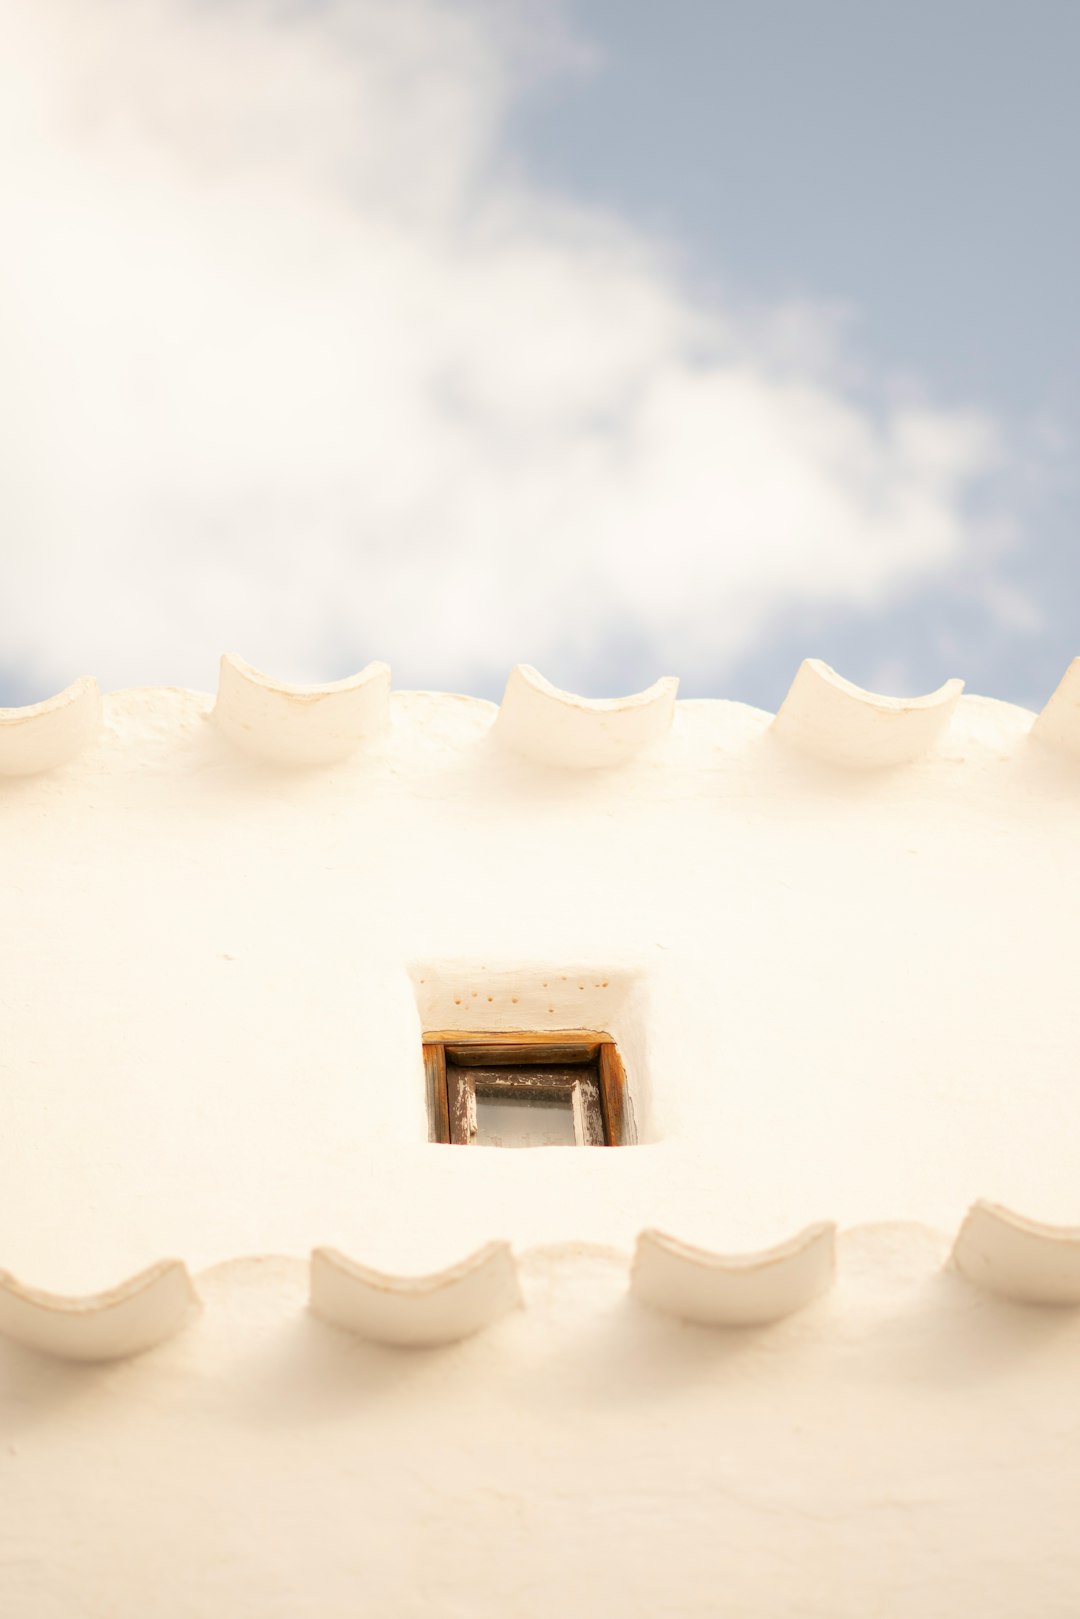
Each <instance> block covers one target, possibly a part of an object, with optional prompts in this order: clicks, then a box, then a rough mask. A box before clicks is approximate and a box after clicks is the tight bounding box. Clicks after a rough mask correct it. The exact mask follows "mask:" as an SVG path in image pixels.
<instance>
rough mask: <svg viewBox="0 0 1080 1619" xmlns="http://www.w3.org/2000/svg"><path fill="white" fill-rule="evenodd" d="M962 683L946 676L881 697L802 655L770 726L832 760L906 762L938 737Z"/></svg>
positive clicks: (867, 765)
mask: <svg viewBox="0 0 1080 1619" xmlns="http://www.w3.org/2000/svg"><path fill="white" fill-rule="evenodd" d="M963 689H964V682H963V681H962V680H947V681H946V682H945V684H944V685H943V686H939V687H938V689H937V691H932V692H930V693H928V695H927V696H925V697H881V696H879V695H878V694H877V693H876V692H872V691H864V690H863V688H862V687H861V686H855V685H853V684H852V682H851V681H850V680H845V679H844V678H843V676H842V675H838V674H837V673H836V670H835V669H830V668H829V665H828V664H827V663H822V661H821V659H820V658H806V659H804V661H803V662H802V663H801V664H800V665H799V669H798V672H797V673H796V675H795V679H794V680H793V681H792V683H791V687H790V690H789V691H788V694H787V696H786V697H785V698H784V701H783V703H782V704H781V705H780V711H779V713H778V714H777V716H776V718H775V720H774V721H773V730H774V731H775V733H776V735H777V736H779V737H781V738H782V739H783V740H784V741H785V742H790V743H791V744H792V745H793V746H794V747H797V748H800V749H801V750H802V751H803V752H804V753H811V754H813V755H814V756H815V757H816V758H818V759H826V760H828V761H829V762H830V763H832V764H843V765H855V766H858V767H860V768H862V769H867V770H873V769H881V768H883V767H885V766H888V765H900V764H906V763H907V762H908V761H909V760H911V759H918V758H919V757H920V756H921V755H922V754H924V753H928V752H929V751H930V749H931V748H932V747H933V746H934V745H935V743H936V742H937V741H938V740H939V738H940V737H941V735H942V733H943V732H944V730H945V728H946V726H947V725H948V723H949V720H950V719H951V718H952V713H953V710H954V709H955V707H956V705H957V702H958V701H959V699H960V694H961V692H962V691H963Z"/></svg>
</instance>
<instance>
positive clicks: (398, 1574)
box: [0, 1227, 1080, 1619]
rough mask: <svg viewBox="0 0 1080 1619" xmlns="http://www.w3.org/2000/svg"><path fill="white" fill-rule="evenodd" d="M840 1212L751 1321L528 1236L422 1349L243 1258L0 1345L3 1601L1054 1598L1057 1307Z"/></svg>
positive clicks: (677, 1608) (155, 1612)
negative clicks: (469, 1321) (36, 1348)
mask: <svg viewBox="0 0 1080 1619" xmlns="http://www.w3.org/2000/svg"><path fill="white" fill-rule="evenodd" d="M946 1249H947V1239H945V1238H944V1237H943V1236H940V1235H936V1234H935V1233H933V1232H929V1231H925V1230H920V1229H918V1228H915V1227H890V1228H886V1229H882V1228H880V1227H879V1228H876V1229H873V1228H871V1229H864V1230H860V1231H855V1232H849V1233H848V1234H847V1235H846V1236H845V1237H843V1238H842V1239H841V1244H840V1254H839V1260H840V1263H839V1271H838V1280H837V1285H836V1288H835V1289H834V1290H833V1292H831V1293H830V1294H828V1295H827V1296H826V1297H825V1298H823V1299H820V1300H818V1301H817V1302H816V1303H815V1304H813V1305H811V1306H810V1307H809V1308H808V1309H807V1310H805V1311H803V1312H801V1313H800V1314H799V1315H796V1316H792V1317H790V1318H789V1319H788V1320H787V1321H784V1322H781V1323H778V1324H777V1325H775V1326H771V1327H767V1328H760V1329H755V1328H744V1329H736V1330H722V1329H715V1328H702V1327H692V1326H683V1325H680V1324H679V1323H677V1322H675V1321H672V1320H671V1319H670V1318H669V1317H668V1316H666V1315H662V1314H659V1313H656V1312H653V1311H650V1310H649V1309H648V1308H647V1307H646V1306H645V1305H643V1304H640V1303H638V1302H636V1301H635V1300H634V1299H633V1298H632V1296H631V1295H630V1294H629V1293H628V1291H627V1269H628V1256H626V1255H618V1254H611V1253H605V1252H602V1251H599V1252H598V1251H595V1250H592V1251H590V1250H581V1249H578V1250H573V1251H568V1250H562V1251H551V1250H548V1251H541V1252H536V1253H533V1254H530V1255H527V1256H525V1258H524V1261H523V1263H522V1266H521V1269H522V1279H523V1283H524V1293H525V1307H524V1308H523V1309H520V1310H516V1311H512V1312H511V1313H510V1314H509V1315H507V1316H504V1317H503V1318H502V1319H501V1320H500V1321H498V1322H496V1323H494V1324H493V1325H492V1326H491V1327H490V1328H489V1329H487V1330H486V1331H485V1332H483V1333H481V1334H479V1335H478V1336H476V1337H472V1338H469V1339H467V1340H466V1341H464V1342H462V1343H460V1344H458V1345H455V1346H454V1347H452V1348H449V1349H441V1350H393V1349H386V1348H382V1347H380V1346H378V1345H374V1344H370V1343H365V1342H364V1341H362V1340H359V1339H357V1338H356V1337H354V1336H353V1335H352V1334H351V1333H347V1332H343V1331H341V1330H340V1329H337V1328H334V1327H330V1326H327V1325H325V1324H324V1323H322V1322H320V1321H319V1320H318V1319H317V1318H316V1317H314V1316H312V1315H311V1314H310V1313H309V1312H308V1311H307V1310H306V1308H305V1300H306V1267H305V1266H304V1265H303V1263H302V1262H301V1261H299V1260H295V1259H263V1260H242V1261H235V1262H233V1263H231V1264H228V1265H225V1266H222V1267H219V1268H216V1269H215V1270H212V1271H210V1272H209V1273H207V1274H204V1275H202V1276H200V1277H198V1278H197V1283H198V1286H199V1289H200V1291H201V1292H202V1294H203V1297H204V1300H205V1304H204V1308H203V1310H202V1312H201V1313H200V1314H199V1315H197V1316H196V1317H195V1318H194V1319H193V1321H192V1324H191V1325H190V1326H189V1327H188V1328H187V1329H186V1330H185V1331H184V1332H182V1333H181V1334H180V1335H179V1336H178V1337H176V1338H174V1339H172V1340H171V1341H170V1342H169V1343H167V1344H164V1345H162V1346H161V1347H160V1348H158V1349H156V1350H153V1351H151V1352H150V1353H148V1354H147V1355H144V1356H141V1357H139V1358H137V1359H134V1360H131V1361H127V1362H123V1363H117V1364H113V1365H110V1366H107V1367H101V1368H86V1367H82V1368H73V1367H71V1366H68V1365H65V1364H63V1363H60V1362H55V1361H49V1360H44V1359H39V1358H37V1357H33V1356H31V1355H29V1354H28V1353H26V1352H24V1351H19V1350H16V1349H14V1348H12V1347H10V1346H7V1347H3V1346H0V1423H2V1433H3V1445H2V1447H0V1464H2V1465H0V1595H3V1596H4V1597H5V1598H6V1602H5V1603H3V1604H0V1607H2V1611H4V1612H5V1614H6V1613H11V1614H13V1615H15V1614H18V1615H20V1616H22V1615H24V1614H29V1615H33V1616H34V1619H38V1616H48V1619H61V1616H62V1619H70V1616H71V1615H73V1614H86V1615H94V1616H97V1615H108V1616H109V1619H192V1616H193V1615H198V1616H203V1615H206V1616H211V1615H213V1616H215V1619H216V1616H218V1615H222V1614H252V1615H259V1616H260V1619H296V1616H297V1615H301V1614H302V1615H307V1614H312V1615H314V1614H318V1615H319V1619H355V1615H356V1614H357V1613H364V1614H365V1615H371V1616H373V1619H421V1616H424V1615H428V1614H438V1615H440V1616H444V1615H455V1616H460V1619H472V1616H474V1615H478V1614H491V1615H498V1616H500V1619H502V1616H505V1615H511V1614H512V1615H515V1616H521V1619H550V1616H551V1615H552V1614H561V1615H565V1616H566V1619H595V1616H597V1615H602V1614H607V1613H611V1612H617V1613H619V1614H625V1615H627V1616H628V1619H656V1616H658V1615H659V1616H664V1615H674V1614H677V1615H680V1616H698V1615H700V1616H705V1615H708V1616H713V1615H720V1614H724V1615H726V1614H737V1615H739V1616H740V1619H744V1616H746V1619H756V1616H758V1615H773V1614H776V1615H781V1614H782V1615H784V1616H785V1619H867V1616H868V1615H881V1616H884V1619H957V1615H960V1614H978V1615H980V1619H999V1616H1006V1615H1007V1616H1009V1619H1030V1616H1031V1615H1036V1614H1037V1615H1039V1616H1040V1619H1073V1616H1074V1615H1075V1614H1076V1612H1077V1600H1076V1599H1077V1592H1078V1590H1080V1549H1078V1545H1077V1540H1076V1536H1075V1502H1076V1495H1077V1487H1078V1484H1080V1405H1078V1402H1077V1400H1076V1398H1075V1386H1076V1365H1077V1363H1078V1360H1080V1316H1078V1315H1077V1314H1076V1313H1074V1312H1072V1311H1063V1310H1056V1311H1055V1310H1044V1309H1035V1308H1032V1307H1030V1306H1021V1305H1016V1304H1008V1303H1005V1302H1004V1301H1000V1300H995V1299H994V1298H992V1297H991V1296H989V1295H987V1294H985V1293H982V1292H980V1291H978V1290H976V1289H974V1288H972V1287H971V1286H970V1284H968V1283H967V1282H966V1281H964V1280H963V1278H961V1277H959V1276H957V1275H955V1274H952V1273H950V1272H948V1271H944V1270H942V1268H941V1263H942V1259H943V1257H944V1254H945V1251H946Z"/></svg>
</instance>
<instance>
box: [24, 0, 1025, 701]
mask: <svg viewBox="0 0 1080 1619" xmlns="http://www.w3.org/2000/svg"><path fill="white" fill-rule="evenodd" d="M539 15H540V14H538V13H532V14H531V22H532V26H533V29H534V32H533V33H532V34H531V35H530V36H529V37H528V42H527V43H528V50H529V51H535V50H536V49H537V48H538V45H542V46H543V48H544V49H546V50H547V51H548V52H549V54H550V56H551V57H552V58H553V59H560V56H562V57H566V58H567V59H568V58H569V53H570V51H571V46H572V42H568V41H567V40H566V38H565V37H564V36H560V35H559V34H557V33H555V32H549V33H547V34H543V35H542V37H540V38H539V39H538V36H537V34H536V33H535V28H536V27H537V26H538V22H537V19H538V16H539ZM510 16H511V18H513V17H514V14H513V13H510ZM497 17H498V21H497V20H496V18H497ZM0 20H2V22H3V30H4V35H5V38H6V40H7V49H6V50H5V52H4V54H3V59H2V61H0V208H2V218H3V220H4V229H5V236H6V240H7V244H8V245H7V249H6V251H5V253H4V255H3V257H2V259H0V352H2V354H3V357H4V358H3V368H2V372H0V444H2V446H3V448H2V452H0V454H2V457H3V459H2V463H0V560H2V576H0V585H2V590H0V665H2V664H6V665H8V666H16V667H19V668H20V669H22V670H24V671H27V672H28V675H29V677H30V678H31V679H32V680H33V682H34V683H35V684H36V685H37V686H39V687H40V688H41V691H42V692H44V691H45V690H46V689H48V688H49V687H50V686H52V685H54V684H57V683H59V682H61V681H63V680H65V679H67V678H69V677H70V676H71V675H72V674H73V673H74V672H77V671H81V670H83V669H86V670H89V671H91V672H96V673H97V674H98V675H99V676H100V677H102V679H103V680H104V682H105V683H106V684H109V685H116V684H131V683H139V682H142V681H147V680H169V681H176V682H183V683H188V684H194V685H202V686H207V685H211V684H212V683H213V681H214V678H215V668H214V666H215V660H216V656H217V654H218V652H219V651H220V650H222V649H223V648H225V647H229V648H233V649H236V650H238V651H241V652H243V653H244V655H245V656H247V657H249V658H250V659H252V661H255V662H257V663H261V664H263V665H264V666H266V667H267V668H268V669H269V670H270V671H271V672H273V673H275V674H279V675H281V676H284V677H289V676H291V677H294V678H319V677H327V676H331V675H335V674H341V673H345V672H346V661H347V660H349V659H352V660H353V661H354V662H356V661H363V660H365V659H367V658H368V657H386V658H388V659H389V660H390V661H391V662H392V663H395V664H396V665H397V666H398V674H399V682H401V683H411V682H412V681H414V680H416V679H418V678H422V679H425V680H427V681H430V682H432V683H438V684H440V685H443V684H445V685H448V686H454V685H457V686H461V687H465V688H466V689H469V688H475V687H476V686H477V685H478V684H480V683H483V684H486V685H487V686H489V687H490V686H491V685H493V684H496V683H497V682H498V680H499V679H500V678H501V676H502V675H503V674H504V672H505V671H506V669H507V668H508V666H509V665H510V664H511V663H513V662H515V661H517V660H519V659H523V658H527V659H530V660H531V661H534V662H536V663H538V664H539V665H540V666H541V667H542V668H544V669H546V670H547V671H548V672H549V673H551V674H552V675H553V676H555V677H556V678H561V679H563V680H565V681H575V682H580V683H582V684H583V685H585V686H586V687H588V686H590V685H591V686H593V687H594V688H596V689H599V688H600V687H601V686H603V685H604V683H605V679H604V671H605V666H606V664H608V663H609V662H610V661H611V659H612V656H613V655H614V654H613V649H618V648H620V647H627V646H632V647H633V648H635V649H636V651H637V652H638V653H639V654H640V656H641V658H642V659H643V660H646V661H647V665H648V666H647V667H645V666H644V665H643V667H642V670H641V678H642V679H643V680H644V679H645V678H651V676H652V675H653V674H654V673H660V672H664V671H668V670H670V671H672V672H675V673H685V674H688V675H690V676H695V675H696V676H697V677H698V678H701V677H702V676H704V675H705V674H707V673H710V672H717V673H718V672H720V671H722V670H723V668H724V667H725V666H728V665H730V664H731V663H732V661H733V660H735V659H736V658H737V657H738V656H739V655H741V654H743V653H745V652H746V651H747V650H748V649H750V648H751V647H752V646H753V645H754V643H755V642H756V641H757V640H758V639H759V638H760V637H761V636H762V634H763V633H765V632H766V631H767V630H768V628H769V626H770V624H771V623H772V622H773V621H774V619H775V616H776V614H777V613H778V612H781V611H785V610H788V609H790V608H791V607H792V606H797V605H798V604H799V603H801V602H806V603H812V604H815V605H818V606H821V605H826V606H833V607H838V608H843V607H845V606H851V607H856V608H872V607H876V606H879V605H880V604H881V603H882V602H883V600H885V599H886V598H887V597H888V595H889V593H890V592H893V591H895V590H897V589H900V588H903V587H904V586H906V585H907V584H908V583H914V582H916V581H919V580H922V579H923V578H925V577H926V576H927V575H930V574H933V573H934V572H935V571H936V570H942V569H945V568H948V567H951V566H952V565H954V564H955V563H956V561H957V559H958V557H959V556H960V555H961V554H962V552H963V549H964V546H965V524H964V519H963V512H962V508H963V502H964V498H965V495H966V492H967V490H968V487H969V485H970V483H971V480H972V479H973V478H975V477H976V476H977V475H978V474H979V473H980V472H981V471H983V470H985V469H986V468H987V467H988V466H989V465H990V464H991V462H992V460H993V457H994V453H995V452H994V449H993V437H992V433H991V431H990V428H989V426H988V424H987V423H986V422H985V421H984V420H982V419H980V418H978V417H976V416H974V415H970V414H960V413H947V412H943V411H935V410H932V409H929V408H925V407H921V408H920V407H916V406H911V405H894V406H892V407H889V408H888V409H885V410H881V411H871V410H870V408H869V407H867V406H866V405H865V404H864V403H860V402H858V398H857V396H856V395H855V394H854V393H853V392H852V391H850V389H849V388H848V387H847V384H846V382H845V379H844V376H843V375H842V373H840V372H834V371H830V369H829V368H828V367H827V366H826V367H821V366H815V365H813V364H808V363H804V357H805V356H806V355H807V354H812V353H814V352H815V347H816V346H818V347H820V348H821V349H822V351H824V350H826V349H827V348H828V346H829V342H830V336H829V334H830V331H831V327H832V324H833V323H834V321H835V315H834V314H833V313H830V312H828V311H825V312H823V313H822V316H821V326H820V334H821V335H820V341H819V342H817V340H816V339H815V335H814V317H813V313H812V312H810V311H807V310H805V309H803V308H800V309H799V310H798V312H797V313H798V319H797V321H796V322H795V326H794V327H793V328H792V329H793V330H796V331H797V335H798V343H797V345H796V347H797V349H798V355H797V363H796V364H795V365H794V366H793V365H790V364H789V365H786V366H785V365H782V364H780V363H779V362H778V358H777V333H778V332H779V333H781V334H782V333H783V331H784V329H785V326H784V321H785V319H786V318H787V317H786V316H785V315H784V312H782V311H781V312H778V314H777V319H776V321H775V323H774V327H773V330H772V331H771V332H768V331H766V330H765V327H767V326H768V324H769V323H768V321H766V322H765V323H764V325H762V324H761V323H758V325H757V326H756V327H755V324H754V323H752V322H747V323H743V322H740V321H739V320H737V319H736V318H735V317H734V316H733V314H732V313H731V312H730V311H726V310H724V309H723V308H722V307H720V306H718V305H717V304H715V303H712V302H708V301H706V300H704V299H703V298H702V297H700V296H695V295H693V294H691V293H690V292H689V291H688V290H687V289H686V288H685V287H684V286H683V285H682V284H681V283H680V281H679V279H678V277H677V275H676V274H675V272H674V271H673V269H672V268H671V267H670V266H669V265H667V264H666V263H665V262H664V260H663V258H662V256H661V254H660V253H659V252H658V250H657V249H656V248H655V247H654V246H653V244H651V243H650V242H649V240H648V239H647V238H646V237H644V236H643V235H641V234H639V233H636V232H635V231H633V230H632V229H630V228H628V227H627V226H625V225H623V224H620V223H619V222H618V221H616V220H614V219H612V218H609V217H607V216H605V215H603V214H601V213H599V212H596V211H592V210H587V209H585V208H582V207H580V206H576V205H575V204H574V203H573V201H572V200H571V199H568V198H563V197H559V196H553V195H551V194H549V193H542V192H541V191H540V190H539V189H537V188H536V187H535V186H532V185H530V183H529V181H528V180H527V178H526V177H524V176H523V174H522V172H521V169H520V166H519V165H517V164H514V163H513V162H511V161H509V160H508V158H507V157H506V156H505V155H504V154H503V153H502V151H501V148H500V120H501V118H502V115H503V113H504V110H505V107H506V105H507V101H508V98H509V97H511V96H512V95H513V94H515V93H516V91H517V89H518V84H519V78H520V72H519V70H520V67H521V64H522V61H523V52H522V49H521V45H522V37H521V34H520V32H518V33H515V32H514V30H513V29H512V28H510V27H508V24H507V11H506V8H502V9H501V10H500V11H499V12H498V13H497V12H496V11H493V10H491V9H488V10H486V11H484V10H476V9H462V8H461V7H458V8H456V9H451V8H450V7H448V6H447V5H445V4H438V3H435V0H393V3H392V4H390V3H387V0H351V3H350V4H349V5H348V6H347V7H339V8H334V7H332V6H329V5H326V4H319V5H314V6H310V7H309V8H307V9H306V10H305V9H302V8H299V7H291V8H290V7H284V6H281V5H277V6H274V5H272V4H270V3H269V0H262V3H258V4H256V3H246V4H234V3H228V4H222V3H218V4H215V5H212V6H207V5H204V4H200V3H197V0H93V3H90V0H0ZM519 21H520V19H519ZM524 55H527V52H526V53H524Z"/></svg>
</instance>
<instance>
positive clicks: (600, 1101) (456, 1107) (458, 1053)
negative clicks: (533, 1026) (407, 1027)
mask: <svg viewBox="0 0 1080 1619" xmlns="http://www.w3.org/2000/svg"><path fill="white" fill-rule="evenodd" d="M424 1067H425V1071H426V1074H427V1083H428V1105H429V1110H430V1116H431V1120H432V1139H433V1140H434V1141H443V1142H450V1143H451V1144H453V1145H455V1146H459V1147H618V1146H623V1145H625V1143H626V1141H627V1130H628V1114H627V1106H626V1075H625V1072H624V1070H623V1065H622V1062H621V1060H620V1057H619V1053H618V1051H617V1050H616V1048H615V1042H614V1041H613V1040H612V1038H611V1036H610V1035H608V1034H600V1033H597V1032H596V1031H594V1030H590V1029H569V1030H562V1031H560V1032H551V1033H543V1034H530V1033H513V1034H503V1033H500V1034H492V1033H490V1032H481V1033H475V1034H466V1033H462V1032H461V1031H460V1030H457V1029H453V1030H441V1031H435V1032H433V1033H430V1034H426V1035H425V1036H424Z"/></svg>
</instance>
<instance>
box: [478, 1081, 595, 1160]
mask: <svg viewBox="0 0 1080 1619" xmlns="http://www.w3.org/2000/svg"><path fill="white" fill-rule="evenodd" d="M576 1141H577V1137H576V1136H575V1134H574V1107H573V1103H572V1101H571V1099H570V1094H569V1092H567V1093H566V1094H565V1095H562V1096H551V1095H548V1096H543V1095H537V1094H536V1093H535V1092H534V1093H533V1094H532V1095H531V1096H530V1095H528V1094H527V1093H526V1092H524V1091H520V1092H518V1093H517V1094H516V1095H515V1094H514V1093H513V1092H512V1091H508V1090H500V1091H485V1090H482V1089H481V1088H480V1087H479V1086H477V1090H476V1145H477V1146H478V1147H573V1146H574V1145H575V1144H576Z"/></svg>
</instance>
